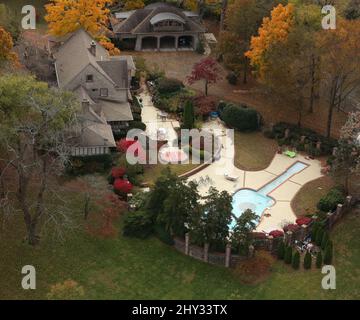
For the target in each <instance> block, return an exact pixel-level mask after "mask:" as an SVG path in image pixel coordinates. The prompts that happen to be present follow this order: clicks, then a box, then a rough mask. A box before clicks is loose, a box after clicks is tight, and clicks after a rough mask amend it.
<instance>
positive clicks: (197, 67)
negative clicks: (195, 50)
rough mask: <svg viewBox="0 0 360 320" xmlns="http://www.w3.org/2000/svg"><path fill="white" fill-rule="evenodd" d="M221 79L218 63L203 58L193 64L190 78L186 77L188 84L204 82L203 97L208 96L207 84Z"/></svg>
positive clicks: (209, 58)
mask: <svg viewBox="0 0 360 320" xmlns="http://www.w3.org/2000/svg"><path fill="white" fill-rule="evenodd" d="M220 79H221V76H220V68H219V65H218V63H217V62H216V61H215V60H214V59H213V58H211V57H208V58H204V59H202V60H201V61H199V62H197V63H195V64H194V66H193V69H192V72H191V74H190V76H188V77H187V81H188V83H189V84H193V83H195V82H197V81H204V83H205V95H206V96H207V94H208V86H209V84H214V83H216V82H217V81H219V80H220Z"/></svg>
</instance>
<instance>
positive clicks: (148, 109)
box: [139, 89, 322, 232]
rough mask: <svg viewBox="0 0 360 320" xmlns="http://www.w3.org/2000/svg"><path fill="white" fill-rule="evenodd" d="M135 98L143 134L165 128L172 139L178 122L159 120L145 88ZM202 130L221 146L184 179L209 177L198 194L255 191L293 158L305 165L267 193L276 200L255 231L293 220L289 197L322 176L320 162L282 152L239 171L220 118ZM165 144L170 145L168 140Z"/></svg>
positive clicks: (277, 226)
mask: <svg viewBox="0 0 360 320" xmlns="http://www.w3.org/2000/svg"><path fill="white" fill-rule="evenodd" d="M139 97H140V98H141V99H142V105H143V108H142V120H143V122H144V123H145V124H146V126H147V128H146V134H147V135H148V136H150V137H151V138H153V139H156V138H157V129H159V128H165V129H166V135H167V136H166V139H168V140H169V141H172V140H173V139H175V138H176V137H177V136H176V132H175V130H174V128H176V127H179V126H180V124H179V122H178V121H175V120H172V119H167V120H161V119H159V118H158V116H157V115H158V113H159V112H160V110H159V109H157V108H155V107H154V105H153V103H152V101H151V95H150V93H149V92H148V90H147V89H145V90H144V91H143V92H142V93H141V94H140V95H139ZM203 129H205V130H209V131H213V133H214V134H215V136H217V137H218V138H219V139H220V141H221V143H222V145H223V148H222V149H221V157H220V159H219V160H218V161H216V162H214V163H212V164H210V165H209V166H207V167H206V168H204V169H203V170H201V171H200V172H198V173H196V174H194V175H193V176H191V177H189V178H188V179H189V180H190V181H191V180H196V181H199V179H200V178H201V177H203V178H206V177H207V176H208V177H209V178H210V180H211V181H210V183H207V184H201V185H200V186H199V193H200V194H201V195H206V193H207V191H208V190H209V188H210V186H214V187H216V188H217V189H218V190H219V191H223V190H226V191H228V192H229V193H230V194H233V193H234V192H236V191H238V190H239V189H241V188H250V189H254V190H257V189H259V188H261V187H262V186H264V185H265V184H267V183H268V182H270V181H271V180H272V179H274V178H276V177H277V176H279V175H280V174H282V173H283V172H284V171H286V169H287V168H289V167H290V166H291V165H293V164H294V163H295V162H297V161H302V162H304V163H306V164H307V165H308V167H307V168H306V169H304V170H303V171H301V172H299V173H297V174H296V175H294V176H292V177H291V178H290V179H288V180H286V181H285V182H284V183H283V184H282V185H280V186H279V187H278V188H277V189H275V190H273V191H272V192H271V193H269V194H268V196H271V197H272V198H274V199H275V201H276V203H275V205H274V206H272V207H271V208H270V209H269V210H268V211H267V213H270V216H269V217H265V216H262V218H261V220H260V223H259V224H258V227H257V231H264V232H270V231H272V230H275V229H281V227H282V225H283V224H284V223H285V222H290V223H293V222H294V221H295V219H296V215H295V213H294V212H293V210H292V208H291V200H292V199H293V198H294V196H295V194H296V193H297V192H298V191H299V190H300V189H301V187H302V186H303V185H304V184H306V183H307V182H309V181H311V180H315V179H317V178H319V177H321V176H322V174H321V164H320V161H318V160H309V159H305V157H304V156H302V155H297V156H296V157H295V158H289V157H287V156H285V155H282V154H276V155H275V156H274V158H273V160H272V162H271V163H270V165H269V166H268V167H267V168H266V169H264V170H261V171H244V170H240V169H238V168H236V167H235V165H234V157H235V149H234V145H233V140H232V137H231V136H229V135H226V134H225V133H226V127H225V126H224V125H223V124H222V123H221V121H219V120H213V121H208V122H206V123H205V124H204V125H203ZM169 144H170V145H171V142H170V143H169ZM238 156H239V155H238ZM225 173H227V174H229V175H231V176H237V177H238V180H237V181H234V182H232V181H229V180H227V179H226V178H225V177H224V174H225Z"/></svg>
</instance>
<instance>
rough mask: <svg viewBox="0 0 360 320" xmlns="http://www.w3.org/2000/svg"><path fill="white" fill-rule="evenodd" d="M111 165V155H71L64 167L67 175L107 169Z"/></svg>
mask: <svg viewBox="0 0 360 320" xmlns="http://www.w3.org/2000/svg"><path fill="white" fill-rule="evenodd" d="M111 166H112V155H111V154H101V155H92V156H72V157H70V162H69V163H68V164H67V165H66V167H65V172H66V173H67V174H69V175H83V174H88V173H94V172H104V171H108V170H109V169H110V168H111Z"/></svg>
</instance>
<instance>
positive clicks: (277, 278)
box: [0, 178, 360, 299]
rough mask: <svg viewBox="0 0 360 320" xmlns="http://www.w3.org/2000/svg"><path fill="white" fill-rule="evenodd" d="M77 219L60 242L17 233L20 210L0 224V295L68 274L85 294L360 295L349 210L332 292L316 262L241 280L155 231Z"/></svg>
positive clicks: (354, 224) (33, 295) (74, 199)
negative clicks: (25, 276) (139, 233)
mask: <svg viewBox="0 0 360 320" xmlns="http://www.w3.org/2000/svg"><path fill="white" fill-rule="evenodd" d="M99 179H103V178H99ZM96 183H97V184H96V185H97V186H101V185H102V183H105V182H104V181H103V182H102V183H98V182H96ZM64 195H65V194H64ZM81 199H83V197H82V195H81V192H78V193H74V192H71V193H69V194H67V200H68V202H69V205H70V206H71V208H74V210H73V211H74V213H79V212H80V211H81V209H82V206H83V203H82V201H81ZM98 214H99V213H96V212H91V215H98ZM83 224H84V222H83V221H82V219H78V224H77V228H76V229H75V230H73V231H72V232H70V233H68V235H67V237H66V238H65V240H63V242H59V241H57V240H56V239H55V238H53V237H52V236H51V235H50V234H51V232H48V234H47V235H46V233H44V234H43V236H42V238H41V241H42V242H41V244H40V245H39V246H37V247H35V248H33V247H30V246H29V245H27V244H26V243H24V242H23V241H22V239H23V237H24V234H25V233H24V228H23V222H22V219H21V216H19V215H18V216H14V218H13V219H12V220H11V221H10V222H8V224H7V225H6V228H3V229H1V232H0V239H1V241H0V252H1V258H0V259H1V260H0V267H1V273H0V287H1V290H0V299H20V298H21V299H44V298H46V294H47V293H48V291H49V287H50V285H52V284H54V283H57V282H62V281H64V280H66V279H73V280H75V281H77V282H78V283H79V284H80V285H82V286H83V288H84V290H85V296H84V298H86V299H296V298H297V299H317V298H319V299H326V298H331V299H346V298H360V292H359V277H360V275H359V269H358V266H359V265H360V261H359V259H360V258H359V257H360V252H359V250H360V249H359V248H360V238H359V237H358V233H357V232H358V230H359V228H360V219H358V217H357V218H356V216H355V212H354V213H353V214H351V215H348V216H347V217H346V218H345V220H344V222H343V223H341V224H339V225H338V226H337V227H336V228H335V231H334V233H333V239H334V242H335V262H336V267H337V270H338V288H337V290H335V291H333V292H328V291H324V290H322V289H321V286H320V283H321V277H322V275H321V273H320V271H319V270H315V269H314V270H312V271H293V270H292V269H291V268H289V267H288V266H285V265H284V264H283V263H281V262H275V264H274V265H273V266H272V268H271V272H270V274H269V276H268V277H267V278H265V279H263V281H262V282H260V283H257V284H256V285H250V284H244V283H241V282H240V280H239V277H238V275H236V273H234V272H233V271H231V270H228V269H225V268H222V267H216V266H212V265H208V264H205V263H202V262H200V261H196V260H194V259H192V258H190V257H186V256H184V255H183V254H181V253H179V252H177V251H175V250H174V249H173V248H171V247H168V246H167V245H165V244H163V243H161V242H160V241H159V240H157V239H155V238H151V239H147V240H138V239H131V238H125V237H123V236H122V235H121V232H120V231H119V236H118V237H115V238H114V239H102V238H98V237H95V236H93V235H90V234H88V233H87V232H85V231H84V226H83ZM1 225H2V224H1ZM118 227H119V230H120V229H121V221H119V225H118ZM27 264H30V265H33V266H35V268H36V270H37V289H36V290H29V291H26V290H22V289H21V268H22V266H24V265H27Z"/></svg>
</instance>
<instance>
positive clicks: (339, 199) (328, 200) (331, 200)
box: [317, 187, 345, 212]
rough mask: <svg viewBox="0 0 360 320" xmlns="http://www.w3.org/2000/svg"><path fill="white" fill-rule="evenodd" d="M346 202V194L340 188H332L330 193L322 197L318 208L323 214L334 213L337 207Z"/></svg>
mask: <svg viewBox="0 0 360 320" xmlns="http://www.w3.org/2000/svg"><path fill="white" fill-rule="evenodd" d="M344 202H345V193H344V191H343V190H341V189H340V188H337V187H335V188H332V189H330V191H329V192H328V193H327V194H326V195H325V196H324V197H322V198H321V199H320V200H319V202H318V204H317V208H318V209H319V210H321V211H323V212H331V211H334V210H335V209H336V207H337V205H338V204H339V203H340V204H343V203H344Z"/></svg>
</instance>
